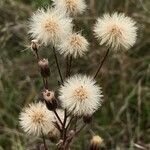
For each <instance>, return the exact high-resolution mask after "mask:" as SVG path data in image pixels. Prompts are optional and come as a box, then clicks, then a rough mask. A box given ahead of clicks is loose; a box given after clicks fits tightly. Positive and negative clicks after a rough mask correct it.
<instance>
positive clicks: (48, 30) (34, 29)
mask: <svg viewBox="0 0 150 150" xmlns="http://www.w3.org/2000/svg"><path fill="white" fill-rule="evenodd" d="M71 22H72V20H71V19H70V18H69V17H67V16H66V15H65V13H64V12H62V11H59V10H58V9H55V8H48V9H47V10H44V9H40V10H38V11H37V12H36V13H35V14H34V15H33V16H32V18H31V19H30V22H29V27H30V30H29V33H30V34H31V36H32V38H36V39H37V40H39V41H40V42H41V43H42V44H45V45H49V44H53V45H56V44H57V43H58V42H59V41H60V40H61V39H63V37H65V36H66V35H67V34H69V33H70V32H71V31H72V23H71Z"/></svg>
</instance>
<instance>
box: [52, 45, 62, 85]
mask: <svg viewBox="0 0 150 150" xmlns="http://www.w3.org/2000/svg"><path fill="white" fill-rule="evenodd" d="M53 53H54V57H55V61H56V65H57V69H58V73H59V76H60V79H61V83H63V77H62V74H61V70H60V66H59V62H58V58H57V54H56V51H55V48H54V47H53Z"/></svg>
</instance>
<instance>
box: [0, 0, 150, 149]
mask: <svg viewBox="0 0 150 150" xmlns="http://www.w3.org/2000/svg"><path fill="white" fill-rule="evenodd" d="M87 3H88V10H87V12H86V13H85V14H84V15H83V16H79V17H77V18H76V19H75V24H76V31H81V30H82V33H83V34H84V36H86V37H87V38H88V39H89V41H90V42H91V48H90V51H89V53H88V54H87V55H86V57H84V58H82V59H78V60H74V62H73V74H74V73H88V74H90V75H92V74H93V73H94V71H95V70H96V67H97V65H98V62H99V60H100V59H101V58H102V57H103V56H104V53H105V51H106V50H105V47H102V46H99V45H98V42H97V41H96V40H95V39H94V38H93V33H92V30H91V29H92V26H93V24H94V22H95V19H96V18H97V16H100V15H102V14H103V13H105V12H114V11H119V12H125V13H126V14H127V15H129V16H131V17H133V18H134V19H135V20H136V21H137V25H138V28H139V30H138V39H137V43H136V45H135V46H134V47H133V48H131V49H130V50H129V51H128V52H127V53H123V54H115V55H110V56H109V59H108V60H107V62H106V63H105V65H104V67H103V69H102V72H101V74H100V75H99V77H98V78H97V80H98V82H99V84H100V85H101V86H102V88H103V94H104V103H103V105H102V107H101V108H100V109H99V111H98V112H97V113H96V114H95V115H94V121H93V123H92V125H91V126H90V127H89V128H92V130H93V131H94V132H95V134H99V135H100V136H101V137H102V138H103V139H104V144H103V145H102V149H107V150H109V149H115V150H124V149H130V150H134V149H140V148H138V146H139V145H140V146H141V147H142V148H145V149H147V150H148V149H150V52H149V50H150V49H149V47H150V1H149V0H87ZM50 4H51V2H50V0H0V150H35V149H37V146H38V143H41V139H37V138H34V137H28V136H26V135H25V134H24V133H23V132H22V130H21V129H20V127H19V124H18V116H19V113H20V111H21V109H22V108H23V107H24V106H26V105H27V104H28V103H30V102H33V101H36V99H37V98H38V93H39V91H40V90H41V89H42V81H41V78H40V75H39V73H38V68H37V65H36V61H35V59H34V56H33V54H32V52H31V51H30V50H29V49H27V47H28V45H29V44H30V39H29V36H28V34H27V31H28V28H27V21H28V19H29V17H30V16H31V15H32V12H34V11H35V10H36V9H37V8H39V7H42V6H43V7H47V6H49V5H50ZM40 54H41V55H42V56H43V57H44V56H45V57H48V58H49V61H50V64H51V72H52V73H51V79H50V86H51V87H52V88H54V89H56V88H57V87H58V83H57V81H58V80H59V76H58V75H57V70H56V69H55V68H56V65H55V63H54V57H53V54H52V53H51V49H49V48H44V49H42V50H40ZM59 60H60V62H61V64H62V69H63V68H64V67H65V62H64V60H63V59H62V58H61V57H60V56H59ZM63 71H64V69H63ZM89 128H87V129H86V130H85V131H83V132H82V134H81V135H80V136H79V138H78V139H77V140H76V141H75V144H74V145H73V147H72V149H74V150H81V149H85V150H87V146H86V145H88V143H89V140H90V138H91V132H90V130H89ZM49 144H50V145H51V144H52V145H53V143H49ZM51 149H53V148H51Z"/></svg>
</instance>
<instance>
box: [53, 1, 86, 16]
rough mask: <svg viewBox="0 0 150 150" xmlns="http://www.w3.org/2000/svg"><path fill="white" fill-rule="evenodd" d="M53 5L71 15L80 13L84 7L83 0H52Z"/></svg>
mask: <svg viewBox="0 0 150 150" xmlns="http://www.w3.org/2000/svg"><path fill="white" fill-rule="evenodd" d="M53 2H54V6H55V7H56V8H58V9H63V10H64V11H66V12H67V13H69V14H71V15H77V14H82V13H83V12H84V11H85V9H86V3H85V0H53Z"/></svg>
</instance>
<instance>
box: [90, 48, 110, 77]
mask: <svg viewBox="0 0 150 150" xmlns="http://www.w3.org/2000/svg"><path fill="white" fill-rule="evenodd" d="M109 51H110V48H108V49H107V51H106V54H105V56H104V58H103V59H102V61H100V63H99V67H98V69H97V71H96V73H95V75H94V77H93V78H94V79H95V78H96V77H97V75H98V73H99V72H100V71H101V68H102V66H103V64H104V62H105V60H106V58H107V56H108V54H109Z"/></svg>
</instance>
